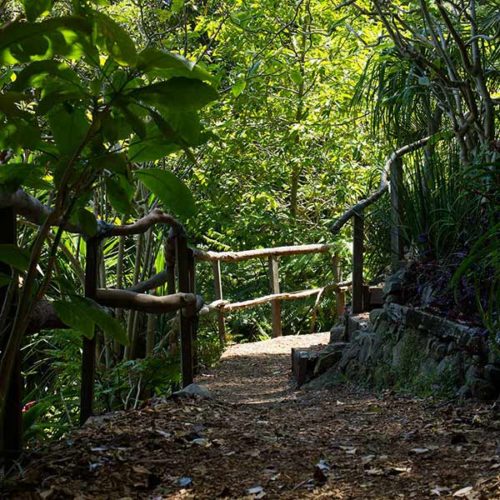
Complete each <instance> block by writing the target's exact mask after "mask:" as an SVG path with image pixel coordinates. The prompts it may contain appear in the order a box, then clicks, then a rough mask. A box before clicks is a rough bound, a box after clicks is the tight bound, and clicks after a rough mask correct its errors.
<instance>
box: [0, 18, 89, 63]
mask: <svg viewBox="0 0 500 500" xmlns="http://www.w3.org/2000/svg"><path fill="white" fill-rule="evenodd" d="M91 33H92V24H91V23H89V22H88V21H87V20H86V19H83V18H81V17H76V16H61V17H56V18H52V19H47V20H45V21H42V22H40V23H24V22H17V21H16V22H13V23H12V24H9V25H8V26H6V27H5V28H4V29H2V30H1V31H0V64H4V65H9V64H17V63H20V62H28V61H41V60H44V59H51V58H53V57H54V56H57V55H59V56H64V57H66V58H68V59H78V58H80V57H82V56H83V55H85V54H90V53H93V52H95V49H94V48H93V47H92V45H91V44H90V35H91ZM96 55H97V54H96Z"/></svg>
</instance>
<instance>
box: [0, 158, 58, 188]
mask: <svg viewBox="0 0 500 500" xmlns="http://www.w3.org/2000/svg"><path fill="white" fill-rule="evenodd" d="M43 175H44V173H43V170H42V169H41V168H40V167H36V166H35V165H32V164H26V163H7V164H5V165H0V187H1V188H2V191H4V192H5V191H7V192H14V191H16V190H17V189H19V188H20V187H21V186H26V187H34V188H40V189H46V188H48V187H50V185H49V184H48V183H46V182H45V181H44V180H43Z"/></svg>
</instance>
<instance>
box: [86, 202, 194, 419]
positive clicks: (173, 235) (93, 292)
mask: <svg viewBox="0 0 500 500" xmlns="http://www.w3.org/2000/svg"><path fill="white" fill-rule="evenodd" d="M157 224H166V225H169V226H170V228H171V229H170V235H169V239H168V242H167V245H166V258H165V261H166V269H165V271H163V272H161V273H159V274H157V275H155V276H153V277H151V278H149V279H148V280H146V281H143V282H140V283H137V284H136V285H134V286H133V287H131V288H130V289H127V290H117V289H102V288H97V282H98V270H99V265H98V262H99V259H100V252H101V246H102V242H103V241H104V240H105V239H106V238H110V237H127V236H130V235H136V234H140V233H144V232H146V231H147V230H149V229H150V228H152V227H153V226H155V225H157ZM175 267H177V277H178V292H177V293H176V290H175V288H176V286H175V275H176V273H175ZM194 275H195V270H194V258H193V251H192V250H191V249H190V248H188V245H187V236H186V233H185V231H184V228H183V226H182V225H181V224H180V223H179V222H178V221H176V220H175V219H174V218H173V217H171V216H170V215H168V214H165V213H164V212H162V211H161V210H153V211H152V212H151V213H150V214H149V215H147V216H145V217H143V218H142V219H140V220H138V221H136V222H135V223H133V224H128V225H124V226H112V225H109V226H105V228H104V229H103V230H101V231H100V232H99V234H98V235H97V236H95V237H93V238H89V239H88V240H87V255H86V266H85V296H86V297H89V298H91V299H93V300H95V301H96V302H97V303H98V304H100V305H102V306H106V307H111V308H119V309H127V310H132V311H141V312H147V313H153V314H165V313H167V312H175V311H180V314H179V322H180V342H181V372H182V385H183V386H186V385H189V384H191V383H192V382H193V377H194V366H193V361H194V352H193V342H194V339H195V337H196V328H195V325H196V318H195V316H196V314H197V302H198V301H197V297H196V294H195V288H194V287H195V279H194V278H195V277H194ZM164 283H167V292H168V295H165V296H156V295H147V294H145V293H144V292H146V291H148V290H152V289H154V288H157V287H159V286H160V285H163V284H164ZM129 341H132V339H129ZM95 359H96V336H95V335H94V337H93V338H92V339H87V338H84V340H83V355H82V380H81V396H80V423H83V422H85V421H86V420H87V418H88V417H89V416H90V415H92V405H93V400H94V379H95Z"/></svg>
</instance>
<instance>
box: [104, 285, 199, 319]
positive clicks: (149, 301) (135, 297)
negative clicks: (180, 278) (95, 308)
mask: <svg viewBox="0 0 500 500" xmlns="http://www.w3.org/2000/svg"><path fill="white" fill-rule="evenodd" d="M95 300H96V302H97V303H98V304H100V305H102V306H106V307H113V308H115V307H118V308H120V309H132V310H133V311H141V312H147V313H152V314H163V313H167V312H173V311H178V310H179V309H182V308H183V307H187V306H192V305H193V304H196V295H194V294H192V293H174V294H172V295H164V296H158V295H147V294H144V293H137V292H132V291H130V290H116V289H112V288H108V289H105V288H98V289H97V290H96V294H95Z"/></svg>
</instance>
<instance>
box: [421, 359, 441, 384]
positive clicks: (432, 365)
mask: <svg viewBox="0 0 500 500" xmlns="http://www.w3.org/2000/svg"><path fill="white" fill-rule="evenodd" d="M437 369H438V363H437V361H436V360H434V359H432V358H427V359H424V360H423V362H422V363H421V365H420V369H419V375H420V376H421V377H423V378H425V379H434V378H435V376H436V373H437Z"/></svg>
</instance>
